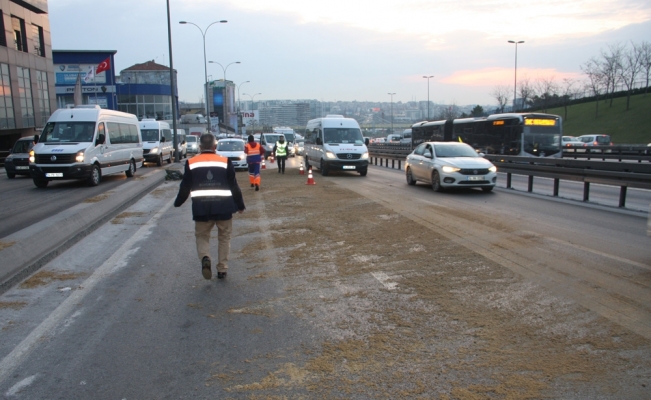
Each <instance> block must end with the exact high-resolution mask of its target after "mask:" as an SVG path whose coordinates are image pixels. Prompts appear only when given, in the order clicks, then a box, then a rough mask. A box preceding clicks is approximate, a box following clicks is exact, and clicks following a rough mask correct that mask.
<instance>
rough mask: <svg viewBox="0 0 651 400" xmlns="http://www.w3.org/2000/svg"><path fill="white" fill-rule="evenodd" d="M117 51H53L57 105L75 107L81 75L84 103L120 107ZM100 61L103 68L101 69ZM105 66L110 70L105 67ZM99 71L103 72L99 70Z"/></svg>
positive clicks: (114, 108) (59, 106) (110, 107)
mask: <svg viewBox="0 0 651 400" xmlns="http://www.w3.org/2000/svg"><path fill="white" fill-rule="evenodd" d="M115 53H117V51H116V50H53V51H52V58H53V62H54V76H55V85H56V104H57V107H56V108H66V107H68V106H74V104H75V100H74V94H75V84H76V83H77V79H78V78H79V79H80V80H81V92H82V101H81V104H98V105H99V106H100V107H102V108H108V109H111V110H117V100H116V96H115V94H116V88H115V69H114V65H115V62H114V56H115ZM103 63H106V64H103ZM100 64H102V66H103V68H100V69H98V66H100ZM104 68H108V69H106V70H102V69H104ZM97 70H99V71H100V72H99V73H96V71H97Z"/></svg>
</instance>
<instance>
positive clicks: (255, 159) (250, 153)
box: [244, 135, 264, 192]
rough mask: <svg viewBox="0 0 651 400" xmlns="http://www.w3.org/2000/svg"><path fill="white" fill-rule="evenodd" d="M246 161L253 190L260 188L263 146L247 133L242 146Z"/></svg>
mask: <svg viewBox="0 0 651 400" xmlns="http://www.w3.org/2000/svg"><path fill="white" fill-rule="evenodd" d="M244 152H245V153H246V163H247V164H249V182H250V183H251V187H254V186H255V191H256V192H257V191H258V190H260V163H261V162H262V159H263V157H264V147H262V145H261V144H260V143H258V142H256V141H255V138H254V137H253V135H249V137H248V138H247V143H246V145H245V146H244Z"/></svg>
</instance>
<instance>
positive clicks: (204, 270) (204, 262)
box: [201, 256, 212, 280]
mask: <svg viewBox="0 0 651 400" xmlns="http://www.w3.org/2000/svg"><path fill="white" fill-rule="evenodd" d="M201 275H203V277H204V278H206V279H208V280H209V279H210V278H212V270H211V269H210V257H208V256H205V257H204V258H202V259H201Z"/></svg>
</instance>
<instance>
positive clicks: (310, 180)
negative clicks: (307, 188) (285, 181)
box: [306, 167, 316, 185]
mask: <svg viewBox="0 0 651 400" xmlns="http://www.w3.org/2000/svg"><path fill="white" fill-rule="evenodd" d="M306 185H316V182H314V177H313V176H312V167H310V169H309V170H308V171H307V183H306Z"/></svg>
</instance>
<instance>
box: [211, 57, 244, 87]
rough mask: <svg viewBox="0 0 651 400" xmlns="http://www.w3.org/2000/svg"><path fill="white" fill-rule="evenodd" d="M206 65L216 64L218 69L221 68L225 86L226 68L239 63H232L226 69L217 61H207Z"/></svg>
mask: <svg viewBox="0 0 651 400" xmlns="http://www.w3.org/2000/svg"><path fill="white" fill-rule="evenodd" d="M208 64H217V65H219V66H220V67H222V71H224V85H225V84H226V83H225V82H226V70H227V69H228V67H229V66H231V65H233V64H241V63H240V62H239V61H233V62H232V63H230V64H228V65H226V67H224V66H223V65H221V64H220V63H218V62H217V61H208Z"/></svg>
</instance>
